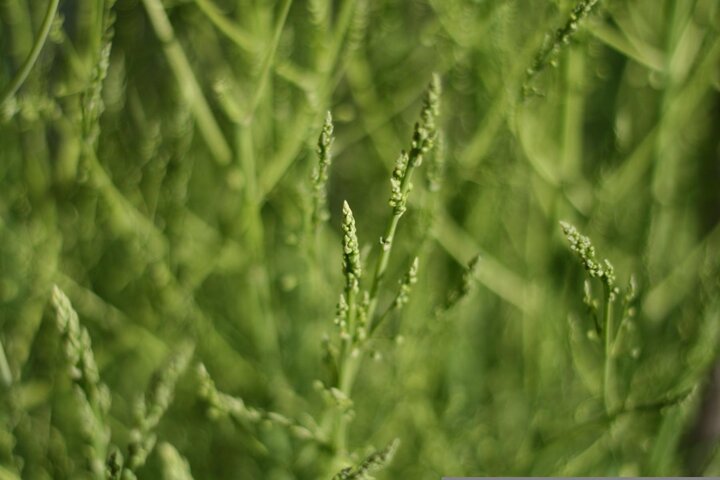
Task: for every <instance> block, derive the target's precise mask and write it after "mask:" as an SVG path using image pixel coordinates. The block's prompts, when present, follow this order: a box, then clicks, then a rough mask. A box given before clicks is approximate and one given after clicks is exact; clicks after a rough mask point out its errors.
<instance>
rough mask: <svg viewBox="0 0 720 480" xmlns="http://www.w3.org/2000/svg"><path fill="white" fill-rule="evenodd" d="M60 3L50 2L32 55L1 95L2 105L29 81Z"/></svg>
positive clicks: (0, 103)
mask: <svg viewBox="0 0 720 480" xmlns="http://www.w3.org/2000/svg"><path fill="white" fill-rule="evenodd" d="M59 3H60V0H50V3H49V4H48V9H47V11H46V12H45V17H44V18H43V21H42V24H41V25H40V34H39V35H38V36H37V38H36V39H35V42H34V43H33V46H32V48H31V49H30V53H29V54H28V57H27V59H26V60H25V62H24V63H23V64H22V66H21V67H20V70H18V71H17V73H15V76H14V77H13V79H12V80H10V83H9V84H8V85H7V86H6V87H5V89H4V90H3V92H2V94H0V105H3V104H4V103H5V102H6V101H7V100H8V99H9V98H10V97H12V96H13V95H15V92H17V90H18V89H19V88H20V86H21V85H22V84H23V83H24V82H25V80H26V79H27V76H28V75H29V74H30V71H31V70H32V67H33V66H34V65H35V62H36V61H37V59H38V57H39V56H40V51H41V50H42V47H43V46H44V45H45V41H46V40H47V37H48V34H49V33H50V28H51V27H52V22H53V19H54V18H55V12H56V11H57V7H58V4H59Z"/></svg>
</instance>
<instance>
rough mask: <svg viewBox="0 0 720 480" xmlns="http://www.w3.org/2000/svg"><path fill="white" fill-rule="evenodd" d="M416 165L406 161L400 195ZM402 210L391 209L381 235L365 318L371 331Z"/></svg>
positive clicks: (406, 190)
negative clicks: (378, 254) (378, 255)
mask: <svg viewBox="0 0 720 480" xmlns="http://www.w3.org/2000/svg"><path fill="white" fill-rule="evenodd" d="M416 165H417V163H416V160H415V159H413V158H411V159H410V161H409V162H408V166H407V171H406V172H405V175H404V176H403V179H402V183H401V184H400V190H401V191H402V195H403V196H405V195H407V193H408V191H409V190H410V179H411V178H412V174H413V171H414V170H415V166H416ZM402 215H403V212H402V211H399V210H394V211H393V216H392V217H391V218H390V221H389V222H388V225H387V228H386V229H385V235H384V236H383V237H382V245H381V246H382V250H381V252H380V257H379V258H378V261H377V266H376V267H375V275H374V276H373V280H372V284H371V286H370V302H369V304H368V311H367V318H368V322H369V326H368V331H372V330H373V329H374V328H373V323H374V322H373V317H374V315H375V309H376V308H377V301H378V298H377V296H378V291H379V290H380V285H381V284H382V281H383V279H384V277H385V271H386V270H387V266H388V263H389V261H390V253H391V252H392V247H393V243H394V240H395V232H396V231H397V226H398V222H399V221H400V217H402Z"/></svg>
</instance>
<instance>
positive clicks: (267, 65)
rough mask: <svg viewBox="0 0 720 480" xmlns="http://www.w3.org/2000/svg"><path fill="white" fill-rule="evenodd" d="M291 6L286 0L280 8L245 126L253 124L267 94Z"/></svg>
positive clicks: (244, 122) (246, 116) (245, 119)
mask: <svg viewBox="0 0 720 480" xmlns="http://www.w3.org/2000/svg"><path fill="white" fill-rule="evenodd" d="M291 5H292V0H284V1H283V4H282V6H281V7H280V18H279V19H278V22H277V26H276V27H275V32H274V33H273V38H272V42H271V43H270V48H269V49H268V52H267V55H265V58H264V59H263V63H262V67H261V69H260V78H259V79H258V82H257V86H256V87H255V93H254V94H253V97H252V101H251V102H250V107H249V108H248V111H247V113H246V115H245V118H244V120H243V124H244V125H249V124H250V123H251V122H252V119H253V116H254V115H255V110H256V109H257V107H258V105H259V104H260V100H261V99H262V98H263V93H264V92H265V88H266V86H267V84H268V82H269V79H270V70H271V69H272V66H273V61H274V60H275V53H276V52H277V48H278V45H279V44H280V35H281V34H282V31H283V28H284V27H285V22H286V21H287V17H288V12H289V11H290V6H291Z"/></svg>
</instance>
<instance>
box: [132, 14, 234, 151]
mask: <svg viewBox="0 0 720 480" xmlns="http://www.w3.org/2000/svg"><path fill="white" fill-rule="evenodd" d="M143 3H144V4H145V10H146V11H147V14H148V17H149V18H150V23H151V24H152V26H153V29H155V34H156V35H157V37H158V39H159V40H160V42H161V43H162V46H163V50H164V51H165V56H166V57H167V59H168V63H169V64H170V67H171V69H172V71H173V73H174V74H175V78H176V79H177V81H178V84H179V86H180V89H181V91H182V92H183V95H184V96H185V99H186V100H187V101H188V103H189V104H190V108H191V109H192V112H193V115H195V119H196V120H197V122H198V127H199V128H200V133H201V134H202V136H203V137H204V138H205V142H206V143H207V145H208V147H209V148H210V151H211V153H212V155H213V157H215V160H216V161H217V162H218V163H219V164H221V165H227V164H228V163H230V159H231V157H232V152H231V150H230V147H229V146H228V144H227V141H226V140H225V137H224V135H223V133H222V131H221V130H220V127H219V126H218V124H217V122H216V121H215V117H214V116H213V113H212V110H211V109H210V106H209V105H208V103H207V101H206V100H205V97H204V95H203V93H202V89H201V88H200V84H199V83H198V81H197V79H196V78H195V74H194V73H193V69H192V67H191V66H190V62H189V61H188V59H187V57H186V56H185V52H184V51H183V49H182V46H181V45H180V42H178V41H177V38H175V33H174V31H173V27H172V24H171V23H170V19H168V17H167V14H166V13H165V8H164V7H163V5H162V2H161V1H160V0H143Z"/></svg>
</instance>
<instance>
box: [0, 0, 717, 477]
mask: <svg viewBox="0 0 720 480" xmlns="http://www.w3.org/2000/svg"><path fill="white" fill-rule="evenodd" d="M577 3H579V4H589V3H593V2H587V1H583V2H577V1H574V0H573V1H566V0H497V1H491V0H474V1H473V0H402V1H392V0H373V1H370V0H339V1H334V2H329V1H322V0H304V1H294V2H293V1H290V0H281V1H267V0H234V1H233V0H194V1H193V0H117V2H116V3H114V4H113V2H111V1H109V0H89V1H74V0H60V1H59V3H58V2H56V1H54V0H53V1H48V0H37V1H36V0H32V1H30V0H2V1H0V18H1V20H2V22H1V23H0V42H1V43H0V52H1V57H0V89H3V90H2V95H3V97H2V105H0V187H1V191H0V345H2V350H0V373H2V387H0V388H1V390H0V400H1V401H2V406H1V407H0V422H1V423H0V478H2V479H3V480H4V479H15V478H28V479H36V478H37V479H46V478H53V479H61V478H73V479H76V478H86V477H87V476H88V475H89V474H88V473H87V472H86V466H85V461H84V458H85V453H86V452H85V447H84V446H83V440H82V435H81V432H80V431H81V427H80V426H79V425H78V422H77V413H76V410H77V399H76V397H75V396H74V395H73V392H72V388H71V382H70V380H69V377H68V375H67V368H65V365H64V360H63V359H62V358H63V355H62V348H61V347H60V344H59V340H58V338H57V337H58V335H57V332H56V331H55V328H54V326H53V325H54V323H53V321H52V315H51V310H50V309H49V308H48V302H49V298H50V292H51V288H52V286H53V285H54V284H57V285H58V286H60V288H62V289H63V291H65V293H66V294H67V295H68V297H69V298H70V300H71V301H72V303H73V305H74V307H75V308H76V310H77V311H78V314H79V317H80V322H81V323H82V324H83V325H84V326H85V327H86V328H87V329H88V331H89V333H90V337H91V339H92V346H93V351H94V354H95V357H96V359H97V363H98V366H99V371H100V376H101V378H102V380H103V381H104V382H105V383H106V384H107V385H108V387H109V389H110V391H111V392H112V407H111V409H110V415H109V420H108V424H109V427H110V429H111V431H112V443H113V444H115V445H117V446H118V447H120V448H121V449H124V448H125V446H126V445H127V442H128V438H129V428H130V426H131V424H132V404H133V401H134V399H135V398H136V397H137V396H138V395H140V394H142V393H143V392H144V391H145V389H146V385H147V383H148V381H149V379H150V377H151V375H152V372H153V371H155V370H156V369H157V368H158V366H160V365H161V364H162V363H163V361H164V359H165V358H166V357H167V356H168V355H169V354H170V352H171V351H173V350H174V349H175V348H176V346H177V345H178V344H179V343H180V342H182V341H185V340H192V341H193V342H194V343H195V346H196V347H195V354H194V355H195V356H194V360H193V365H195V364H196V363H197V362H202V363H203V364H204V365H205V366H206V367H207V370H208V371H209V373H210V375H211V376H212V377H213V378H214V380H215V382H216V384H217V387H218V388H219V389H220V390H221V391H223V392H227V393H229V394H232V395H234V396H237V397H239V398H242V399H243V400H244V401H245V403H246V404H247V405H249V406H254V407H258V408H263V409H266V410H271V411H277V412H282V413H283V414H285V415H287V416H289V417H291V418H298V419H302V418H306V416H307V415H311V416H313V417H314V418H316V419H318V421H319V420H320V418H322V416H323V412H324V411H325V410H326V409H327V408H328V407H327V405H326V404H325V403H324V401H323V396H322V394H321V393H320V392H318V390H317V388H315V387H314V384H315V383H316V380H321V381H323V382H326V381H327V378H328V373H327V372H326V371H325V370H324V369H323V362H322V352H323V350H322V348H321V342H322V339H323V335H325V334H327V335H328V336H329V337H330V338H336V336H337V332H336V327H335V326H334V325H333V318H334V316H335V305H336V303H337V299H338V295H339V294H340V293H341V291H342V285H343V280H342V271H341V260H342V252H341V231H340V223H341V218H340V210H341V205H342V202H343V200H347V201H348V202H349V204H350V205H351V206H352V208H353V211H354V213H355V218H356V221H357V229H358V236H359V240H360V244H361V248H362V249H363V252H364V253H363V254H364V255H365V256H364V258H366V259H367V267H366V271H368V272H369V271H371V270H372V266H373V265H374V261H375V259H376V258H377V254H378V252H377V250H378V248H377V239H378V238H379V236H380V235H382V232H383V228H384V226H385V224H386V222H387V218H388V216H389V215H390V208H389V207H388V205H387V200H388V197H389V192H390V186H389V178H390V171H391V169H392V167H393V165H394V161H395V158H396V157H397V155H398V153H399V152H400V150H401V149H402V148H408V147H409V142H410V137H411V134H412V124H413V122H414V121H415V119H416V118H417V115H418V112H419V109H420V99H421V96H422V93H423V91H424V90H425V88H426V86H427V84H428V82H429V80H430V77H431V74H432V73H433V72H437V73H438V74H439V75H440V77H441V78H442V82H443V95H442V102H443V103H442V115H441V121H440V123H441V129H442V135H443V140H444V141H443V148H442V149H441V151H440V152H438V153H436V155H442V156H443V158H444V160H445V175H444V180H443V182H442V188H441V190H440V191H439V192H438V193H436V194H432V195H431V193H430V192H429V189H428V188H427V187H426V185H425V182H424V180H423V178H422V177H423V176H424V175H425V172H424V171H420V172H418V173H419V174H418V176H417V178H416V181H415V182H416V184H417V185H416V188H415V190H414V191H413V192H412V194H411V196H410V207H409V210H408V212H407V213H406V214H405V216H404V217H403V219H402V221H401V223H400V229H399V233H398V237H397V239H396V245H395V249H394V250H393V253H392V258H391V261H390V265H389V270H388V280H387V281H386V286H387V287H388V288H387V289H386V291H383V294H382V295H381V297H380V302H381V304H382V305H386V304H387V303H389V302H390V301H391V300H392V295H391V294H392V292H393V291H394V288H395V285H396V279H399V278H400V277H401V276H402V274H403V273H404V271H405V270H406V268H407V265H408V262H409V259H410V258H411V256H413V255H420V269H419V274H418V277H419V278H418V283H417V284H416V285H415V286H414V289H413V292H412V295H411V298H410V303H409V304H408V305H407V307H406V308H405V309H404V310H403V311H402V313H401V314H400V315H396V316H394V317H392V318H391V319H390V321H388V322H387V323H386V324H384V325H383V326H382V328H381V329H380V330H379V331H378V334H377V335H376V338H374V339H373V340H372V341H371V342H370V344H369V348H370V350H371V351H372V352H373V355H370V356H368V357H367V358H366V359H365V362H364V363H363V365H362V368H361V370H360V374H359V377H358V382H357V385H356V388H355V390H354V392H353V396H352V397H353V401H354V406H353V410H354V418H353V420H352V423H351V424H350V431H349V438H350V443H349V446H350V449H351V453H352V455H351V457H350V459H354V461H358V460H361V459H362V458H363V457H364V455H366V454H367V453H368V452H369V451H371V449H372V448H373V447H375V448H382V447H383V446H384V445H386V444H388V442H390V441H391V440H392V439H394V438H399V439H400V440H401V444H400V447H399V449H398V451H397V454H396V456H395V459H394V460H393V462H392V463H391V465H390V466H389V467H388V469H387V470H386V471H384V472H382V473H379V474H378V477H379V478H439V477H441V476H442V475H678V474H689V473H693V474H701V473H704V474H714V475H719V474H720V459H717V460H716V459H715V457H714V451H715V449H714V443H715V440H716V438H717V435H720V428H716V429H714V430H713V429H712V428H708V429H706V430H708V431H704V433H702V434H700V433H697V428H695V430H694V429H693V428H694V427H693V425H695V424H697V423H698V422H700V424H703V423H704V424H706V425H710V423H709V422H710V419H711V418H712V416H713V412H714V411H715V410H718V409H720V399H718V398H715V399H714V400H713V398H712V396H711V394H712V392H713V390H712V388H708V387H706V385H707V383H708V378H709V372H710V370H711V368H712V365H713V362H714V360H715V357H716V354H717V350H718V347H717V345H718V339H719V336H720V296H718V287H719V286H720V284H719V281H718V278H719V277H718V272H719V269H718V267H719V266H720V265H719V261H720V255H719V254H720V227H719V226H718V225H719V221H720V130H719V125H720V35H718V32H719V29H720V0H600V1H599V2H597V4H596V5H594V9H593V11H592V13H591V14H590V15H589V16H588V17H587V18H586V19H584V20H583V21H582V22H578V25H577V27H578V28H577V30H573V33H572V35H571V36H570V38H569V42H567V44H564V43H562V42H560V44H559V45H561V47H560V48H559V51H557V52H556V54H553V55H551V56H549V57H548V58H547V59H546V60H547V61H545V62H544V63H542V65H541V66H542V67H544V68H542V69H541V70H540V71H539V72H538V73H536V74H534V73H533V74H530V73H529V72H528V69H529V68H530V67H531V66H532V65H534V63H533V62H534V59H536V58H538V52H540V53H542V52H543V51H544V49H547V48H548V46H551V45H552V44H553V41H554V39H555V38H556V34H555V33H554V32H556V31H557V30H558V29H561V28H563V26H564V25H566V24H567V22H568V19H570V16H571V11H572V9H573V8H574V7H575V6H576V4H577ZM55 9H56V10H55ZM43 27H47V28H43ZM45 31H46V32H47V35H43V33H44V32H45ZM38 48H39V50H37V49H38ZM35 50H37V58H36V59H35V61H34V62H32V63H31V64H30V65H27V59H28V58H29V57H30V58H32V57H33V55H32V53H33V51H35ZM23 65H27V68H29V70H28V69H26V71H27V76H22V78H20V76H19V75H18V72H21V73H22V72H23ZM18 80H22V81H21V82H19V83H18ZM14 83H15V86H17V89H14V88H10V87H13V85H14ZM523 86H525V88H523ZM15 90H16V91H15ZM327 110H330V111H331V112H332V114H333V117H334V121H335V132H336V140H335V143H334V146H333V154H334V160H333V165H332V168H331V172H330V181H329V184H328V189H329V207H330V211H331V218H330V220H329V222H328V224H327V225H322V226H321V227H320V232H319V233H318V234H317V238H315V235H314V234H313V232H312V226H311V225H310V222H309V215H310V210H311V208H312V198H311V191H312V184H311V172H312V170H313V167H314V166H315V164H316V163H317V159H316V156H315V144H316V142H317V138H318V135H319V133H320V129H321V127H322V121H323V119H324V117H325V112H326V111H327ZM421 168H422V169H425V168H426V165H423V167H421ZM559 220H568V221H571V222H573V223H574V224H575V225H577V226H578V228H579V229H580V231H582V232H584V233H585V234H588V235H589V236H590V237H591V238H592V240H593V242H594V245H595V246H596V248H597V250H598V255H599V256H600V258H605V257H607V258H609V259H610V260H611V261H612V262H613V265H614V266H615V270H616V273H617V277H618V284H619V285H621V286H624V285H626V284H627V283H628V281H629V280H630V277H631V275H634V276H635V278H636V280H637V285H638V298H637V300H636V301H635V304H634V306H633V308H635V309H636V311H637V314H636V315H635V317H634V318H633V319H630V320H629V321H628V322H627V323H626V324H625V325H624V326H623V328H627V333H626V334H624V336H623V342H622V344H621V345H618V348H617V351H616V360H617V366H618V378H619V387H618V388H619V391H620V394H621V398H622V405H623V409H622V410H621V411H619V412H616V413H614V414H612V415H608V414H607V413H606V412H605V410H604V407H603V400H602V380H603V378H602V377H603V374H602V369H603V352H602V344H601V342H600V341H598V340H597V336H593V335H592V334H588V332H592V331H593V329H594V324H593V320H592V319H591V316H590V315H589V313H588V311H587V308H586V306H585V305H584V304H583V296H584V293H583V280H584V272H583V270H582V266H581V265H580V263H579V262H578V261H577V259H576V258H574V256H573V254H572V252H571V251H570V249H569V248H568V245H567V242H566V241H565V240H564V238H563V235H562V230H561V229H560V227H559V224H558V221H559ZM314 242H316V243H315V246H314V247H313V243H314ZM478 253H479V254H480V256H481V260H480V263H479V265H478V269H477V273H476V281H475V283H476V285H475V286H474V288H473V289H472V290H471V292H470V293H469V294H468V295H467V296H466V297H465V298H464V299H463V300H462V301H461V302H459V303H458V304H457V305H456V306H455V307H453V308H452V309H451V310H449V311H448V312H446V313H442V314H439V313H437V312H438V307H439V306H441V305H443V303H444V302H445V301H446V299H447V298H448V296H449V295H451V294H452V292H453V291H455V290H457V289H458V288H459V286H460V284H461V277H462V274H463V269H464V266H465V264H466V263H467V262H468V261H469V260H470V259H471V258H472V257H473V256H475V255H476V254H478ZM591 285H592V287H593V288H594V290H596V291H597V292H599V291H600V288H601V286H600V284H599V283H597V284H594V283H593V284H591ZM193 371H194V367H191V368H190V369H189V370H188V372H187V373H186V374H185V375H184V376H182V377H181V379H180V381H179V383H178V386H177V390H176V394H175V400H174V402H173V403H172V405H171V406H170V408H169V410H168V411H167V413H166V414H165V415H164V417H163V418H162V420H161V421H160V423H159V425H158V428H157V435H158V439H159V441H164V442H169V443H171V444H172V445H173V446H174V447H175V448H176V449H177V450H178V451H179V452H180V453H181V454H182V455H183V456H184V457H185V458H186V459H187V461H188V464H189V466H190V469H191V471H192V474H193V476H194V478H196V479H206V478H207V479H210V478H217V479H225V478H238V479H246V478H247V479H250V478H267V479H290V478H323V475H325V472H326V469H327V465H328V464H329V463H330V462H331V457H332V453H331V452H327V451H323V449H322V448H318V447H316V446H314V445H312V443H308V442H306V441H302V440H298V439H296V438H293V437H292V436H290V435H288V434H287V432H286V431H285V430H283V429H282V428H277V426H276V425H273V424H272V422H260V423H259V424H255V425H242V424H239V423H238V422H233V421H232V420H230V419H228V418H220V419H212V418H210V417H209V416H208V415H207V414H206V408H205V405H204V403H203V401H202V399H201V398H200V397H199V395H198V382H197V379H196V378H195V375H193V373H192V372H193ZM702 405H705V407H704V408H700V407H701V406H702ZM713 406H714V407H713ZM715 415H717V414H715ZM694 432H695V433H694ZM163 472H164V473H163ZM137 473H138V477H139V478H147V479H151V478H180V477H171V476H169V475H170V474H169V473H168V471H167V469H166V468H164V467H163V464H162V462H161V461H160V459H159V457H158V455H157V453H153V454H151V455H150V456H149V458H148V461H147V464H146V465H145V466H144V467H143V468H142V469H139V470H138V472H137ZM163 475H165V477H163ZM328 478H329V477H328Z"/></svg>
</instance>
